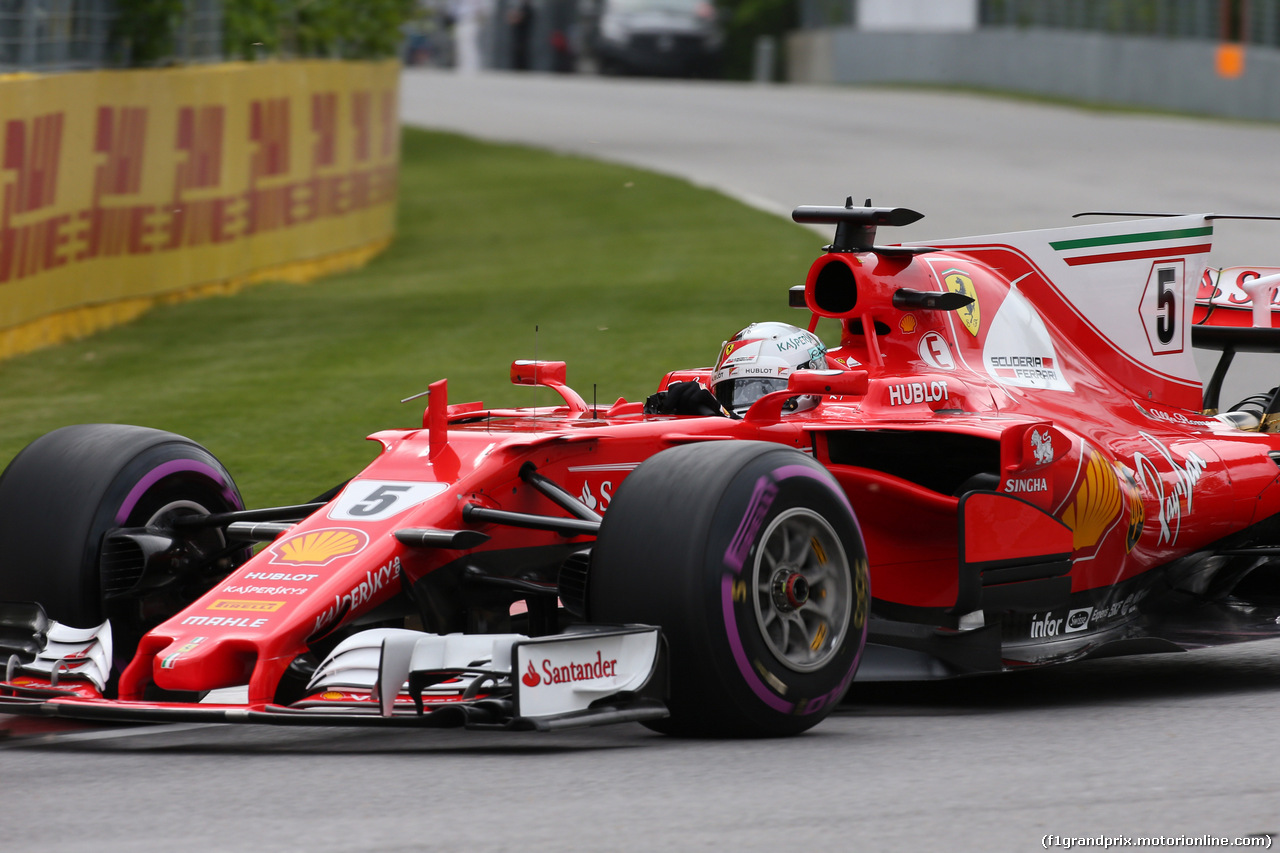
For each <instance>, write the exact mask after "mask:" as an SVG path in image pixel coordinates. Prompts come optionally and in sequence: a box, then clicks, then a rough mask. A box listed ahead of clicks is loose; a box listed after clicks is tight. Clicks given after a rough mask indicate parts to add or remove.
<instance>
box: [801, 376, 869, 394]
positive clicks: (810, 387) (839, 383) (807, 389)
mask: <svg viewBox="0 0 1280 853" xmlns="http://www.w3.org/2000/svg"><path fill="white" fill-rule="evenodd" d="M869 385H870V378H869V376H868V374H867V371H865V370H797V371H796V372H794V373H792V374H791V377H790V378H789V379H788V380H787V390H788V391H790V392H793V393H796V394H826V395H837V396H850V397H861V396H863V395H865V394H866V393H867V388H868V387H869Z"/></svg>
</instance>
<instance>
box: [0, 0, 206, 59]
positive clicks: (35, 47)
mask: <svg viewBox="0 0 1280 853" xmlns="http://www.w3.org/2000/svg"><path fill="white" fill-rule="evenodd" d="M183 7H184V8H183V13H182V18H181V20H180V21H178V22H177V23H178V25H177V26H176V27H175V29H174V36H175V37H174V45H173V49H174V55H173V57H172V58H173V60H174V61H177V62H184V63H187V62H207V61H213V60H217V59H219V58H221V56H222V2H221V0H184V2H183ZM116 11H117V10H116V3H115V0H0V72H7V71H69V70H74V69H79V68H105V67H112V66H118V65H127V64H129V45H128V44H127V43H115V42H113V41H112V39H111V25H112V22H113V21H114V20H115V18H116Z"/></svg>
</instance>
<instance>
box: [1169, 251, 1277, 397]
mask: <svg viewBox="0 0 1280 853" xmlns="http://www.w3.org/2000/svg"><path fill="white" fill-rule="evenodd" d="M1278 291H1280V267H1224V268H1223V269H1212V268H1210V269H1207V270H1205V272H1204V275H1203V276H1202V277H1201V279H1200V289H1199V290H1198V291H1197V293H1196V302H1195V313H1194V315H1193V317H1192V326H1191V343H1192V345H1193V346H1195V347H1198V348H1199V349H1207V350H1218V351H1220V352H1221V353H1222V355H1221V357H1219V359H1218V364H1217V366H1216V367H1215V368H1214V370H1213V376H1212V377H1211V378H1210V379H1209V381H1208V382H1207V383H1206V384H1205V388H1204V410H1205V411H1206V412H1215V411H1217V410H1218V406H1219V397H1220V395H1221V392H1222V383H1223V380H1224V379H1225V378H1226V375H1227V370H1228V369H1229V368H1230V367H1231V362H1232V360H1233V359H1234V358H1235V354H1236V353H1238V352H1274V353H1280V323H1277V322H1276V319H1277V318H1276V312H1277V310H1280V295H1278Z"/></svg>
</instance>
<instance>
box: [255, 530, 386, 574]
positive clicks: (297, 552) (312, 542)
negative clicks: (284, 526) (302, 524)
mask: <svg viewBox="0 0 1280 853" xmlns="http://www.w3.org/2000/svg"><path fill="white" fill-rule="evenodd" d="M368 544H369V536H368V534H366V533H365V532H364V531H362V530H353V529H351V528H349V527H330V528H327V529H325V530H308V531H305V532H303V533H295V534H294V535H292V536H287V537H285V538H284V539H281V540H280V541H278V542H275V543H273V544H272V545H271V547H270V549H269V550H270V551H271V562H273V563H283V564H285V565H288V566H327V565H329V563H331V562H333V561H334V560H336V559H338V558H339V557H350V556H351V555H352V554H358V553H360V552H361V551H363V550H364V548H365V546H366V545H368Z"/></svg>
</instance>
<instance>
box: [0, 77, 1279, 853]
mask: <svg viewBox="0 0 1280 853" xmlns="http://www.w3.org/2000/svg"><path fill="white" fill-rule="evenodd" d="M403 103H404V117H405V119H406V121H408V122H410V123H413V124H421V125H424V126H431V127H439V128H445V129H452V130H458V131H461V132H465V133H469V134H472V135H475V136H479V137H483V138H489V139H502V140H509V141H518V142H527V143H530V144H535V145H540V146H545V147H549V148H553V149H556V150H561V151H572V152H578V153H584V154H589V155H592V156H596V157H601V158H606V159H613V160H619V161H623V162H627V163H633V164H636V165H642V166H645V167H647V168H653V169H657V170H661V171H664V172H669V173H672V174H677V175H683V176H685V177H687V178H689V179H691V180H693V181H695V182H697V183H700V184H704V185H708V186H713V187H716V188H718V189H720V190H722V191H724V192H726V193H728V194H730V195H733V196H735V197H738V198H742V199H744V200H747V201H749V202H750V203H753V204H755V205H757V206H759V207H761V208H763V209H766V210H771V211H774V212H777V213H779V214H785V213H786V211H788V210H790V208H791V207H792V206H794V205H797V204H831V203H838V202H840V201H842V200H843V198H844V196H845V195H848V194H854V195H855V196H858V197H865V196H868V195H870V196H872V197H873V199H874V200H875V202H876V203H877V204H886V205H902V206H907V207H914V208H916V209H918V210H921V211H923V212H925V213H926V214H927V217H928V218H926V219H925V220H923V221H922V222H921V223H919V224H917V225H916V226H913V227H912V228H911V229H909V230H910V233H909V234H908V233H906V231H905V230H904V233H903V234H902V235H901V237H900V239H920V240H928V239H937V238H941V237H947V236H958V235H963V234H976V233H987V232H993V231H1002V230H1014V229H1019V228H1025V227H1052V226H1056V225H1060V224H1064V223H1065V221H1066V218H1067V216H1069V214H1071V213H1074V212H1076V211H1079V210H1087V209H1100V208H1111V209H1116V208H1122V209H1150V210H1178V211H1208V210H1214V211H1218V212H1245V213H1256V212H1280V192H1277V190H1280V170H1277V168H1276V166H1275V163H1274V159H1275V155H1276V153H1277V152H1280V129H1277V128H1274V127H1270V126H1261V125H1245V124H1226V123H1219V122H1209V121H1199V120H1189V119H1180V118H1168V117H1157V116H1133V115H1121V114H1109V113H1091V112H1084V111H1080V110H1075V109H1065V108H1057V107H1045V106H1037V105H1031V104H1026V103H1017V102H1011V101H1003V100H993V99H984V98H978V97H968V96H952V95H940V94H932V93H925V92H914V91H890V90H866V91H860V90H841V89H820V88H775V87H757V86H732V85H723V84H702V85H687V84H674V83H654V82H637V81H604V80H596V79H564V78H551V77H539V76H526V77H517V76H507V75H483V76H480V77H476V78H459V77H454V76H452V75H446V74H439V73H427V72H413V71H411V72H407V73H406V75H405V84H404V89H403ZM858 200H859V201H860V200H861V198H859V199H858ZM1229 229H1231V230H1230V232H1229ZM1218 231H1219V238H1220V239H1219V241H1218V247H1219V249H1223V248H1224V247H1225V248H1226V249H1227V250H1230V251H1232V252H1235V251H1236V250H1239V255H1238V256H1236V255H1231V256H1228V257H1225V258H1221V260H1224V261H1225V262H1227V263H1231V262H1236V261H1239V262H1242V263H1265V262H1266V261H1268V260H1271V261H1272V262H1273V263H1277V264H1278V265H1280V241H1278V240H1276V239H1275V236H1276V235H1277V234H1280V226H1271V227H1270V228H1259V227H1258V226H1253V225H1244V226H1242V227H1240V228H1238V229H1236V228H1234V226H1233V225H1232V224H1230V223H1226V224H1222V223H1220V224H1219V228H1218ZM886 236H887V235H886ZM817 245H818V242H815V248H816V246H817ZM1218 259H1220V258H1219V257H1218V256H1217V255H1215V260H1218ZM713 334H715V335H721V331H720V330H716V331H714V332H713ZM717 340H718V338H717ZM1250 378H1251V380H1252V381H1256V382H1258V383H1262V382H1265V377H1263V376H1261V375H1257V376H1253V377H1250ZM1260 387H1268V386H1260ZM1278 711H1280V640H1277V641H1265V642H1260V643H1254V644H1249V645H1244V646H1235V647H1229V648H1221V649H1213V650H1204V651H1198V652H1193V653H1188V654H1174V655H1161V656H1155V657H1146V658H1136V659H1111V660H1101V661H1092V662H1086V663H1082V664H1078V665H1073V666H1068V667H1061V668H1056V669H1051V670H1043V671H1035V672H1028V673H1019V674H1017V675H1007V676H997V677H989V678H988V677H984V678H976V679H969V680H965V681H959V682H952V683H945V684H923V685H878V686H867V685H856V686H855V693H854V697H853V701H852V703H851V704H849V705H847V706H845V707H843V708H841V709H839V710H838V711H837V712H836V713H835V715H833V716H832V717H831V718H829V719H828V720H827V721H826V722H824V723H823V724H822V725H821V726H819V727H818V728H817V729H815V730H813V731H812V732H810V733H808V734H806V735H804V736H801V737H797V738H791V739H788V740H781V741H755V742H735V741H679V740H673V739H668V738H664V737H662V736H659V735H655V734H652V733H650V732H648V731H647V730H645V729H643V728H641V727H640V726H636V725H627V726H620V727H612V728H603V729H592V730H586V731H580V732H569V733H560V734H554V735H537V734H496V733H495V734H490V733H468V732H451V731H446V732H420V733H419V732H413V733H405V732H365V731H354V730H342V729H317V730H298V729H270V728H250V727H243V728H242V727H233V726H183V725H176V726H159V727H138V728H130V729H108V730H86V731H79V732H60V733H49V734H37V735H30V736H26V737H21V738H19V737H10V738H8V739H0V792H3V798H4V799H3V802H4V805H5V807H6V808H5V813H6V816H7V818H8V820H7V821H6V824H7V826H6V828H5V830H3V831H2V832H0V851H5V853H8V852H9V851H13V852H14V853H18V851H24V853H25V851H41V853H43V851H83V850H93V851H95V853H99V851H100V853H117V851H118V853H125V851H128V853H152V851H155V852H156V853H159V852H160V851H164V853H171V851H247V850H253V851H301V850H307V851H335V853H337V851H379V853H397V851H454V850H457V851H463V850H466V851H472V850H474V851H502V850H510V851H607V850H628V851H630V850H637V851H648V850H670V851H684V850H717V851H725V850H762V851H763V850H768V851H778V850H784V851H792V850H815V851H816V850H840V851H843V850H857V851H899V850H901V851H932V850H947V851H950V850H975V851H976V850H993V851H1004V850H1009V851H1021V850H1036V849H1044V848H1043V839H1044V837H1045V836H1046V835H1056V836H1062V837H1083V836H1087V837H1090V838H1094V839H1097V838H1098V837H1099V836H1106V837H1110V838H1125V837H1127V838H1128V839H1130V840H1132V839H1134V838H1137V837H1139V836H1165V837H1174V838H1177V837H1178V836H1183V837H1200V836H1215V837H1226V838H1236V837H1244V836H1246V835H1259V834H1267V833H1270V834H1272V835H1276V834H1280V774H1278V773H1277V759H1278V757H1280V748H1278V747H1277V745H1278V744H1280V737H1278V736H1277V734H1276V730H1277V722H1278V721H1280V713H1278ZM1116 843H1117V844H1123V841H1121V842H1116ZM1051 849H1053V848H1051ZM1058 849H1061V848H1058ZM1129 849H1144V848H1132V847H1131V848H1129ZM1145 849H1156V848H1154V847H1147V848H1145ZM1170 849H1226V848H1219V847H1217V846H1211V847H1208V848H1205V847H1203V846H1181V847H1173V848H1170ZM1235 849H1257V848H1235ZM1264 849H1266V848H1264Z"/></svg>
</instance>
